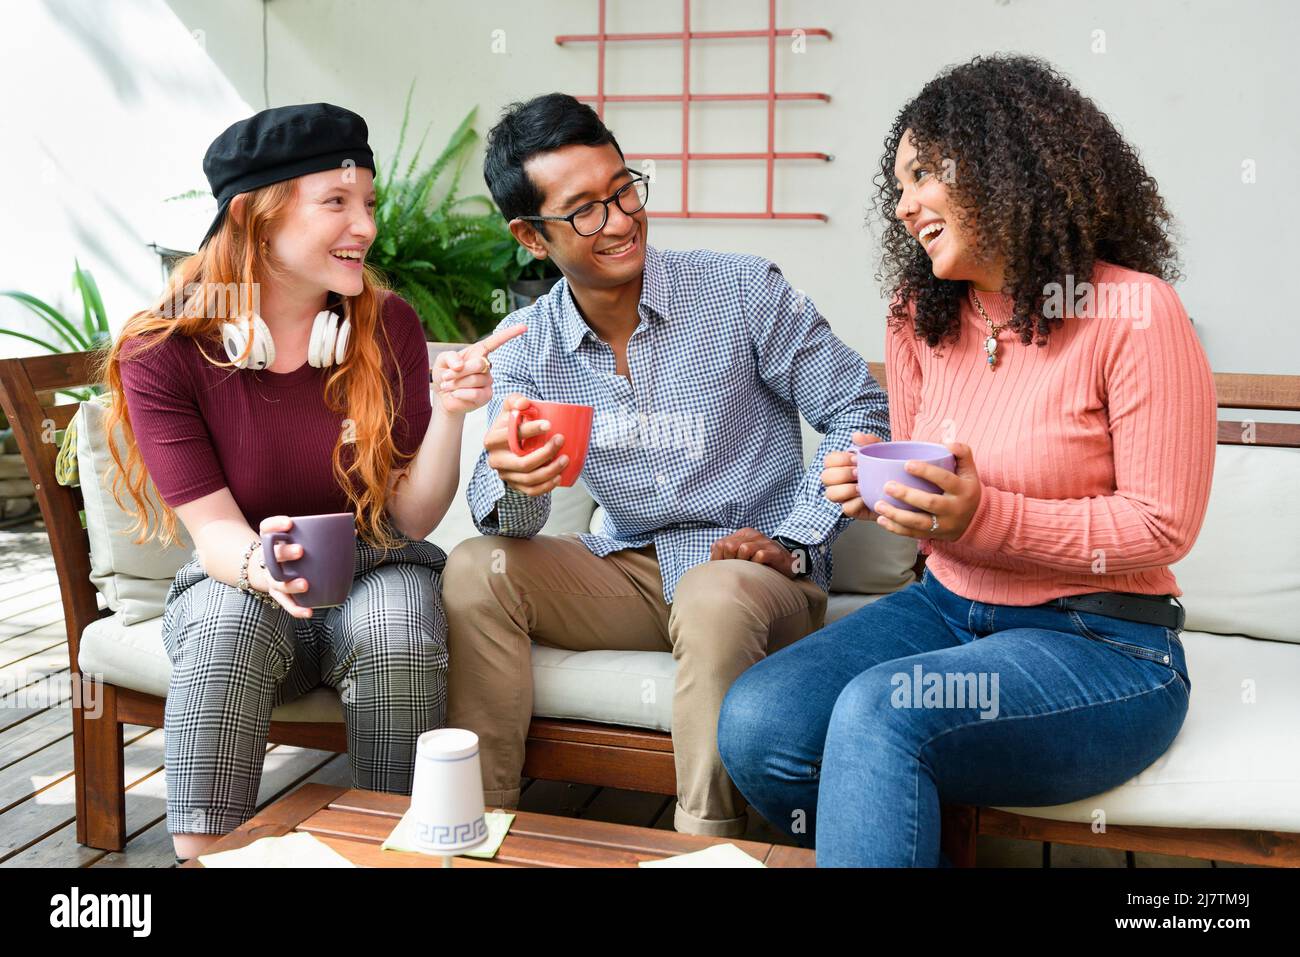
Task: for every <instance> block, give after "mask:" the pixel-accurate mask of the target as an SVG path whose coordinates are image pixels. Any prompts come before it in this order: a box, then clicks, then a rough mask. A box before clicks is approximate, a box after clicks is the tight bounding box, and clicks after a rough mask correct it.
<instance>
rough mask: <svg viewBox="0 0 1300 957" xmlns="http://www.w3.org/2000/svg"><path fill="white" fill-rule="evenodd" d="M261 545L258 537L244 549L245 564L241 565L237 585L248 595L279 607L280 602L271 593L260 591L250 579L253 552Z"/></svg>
mask: <svg viewBox="0 0 1300 957" xmlns="http://www.w3.org/2000/svg"><path fill="white" fill-rule="evenodd" d="M261 547H262V542H261V539H258V540H257V541H255V542H253V543H252V544H250V545H249V546H248V548H247V549H246V550H245V551H244V561H243V564H241V565H240V566H239V581H237V582H236V583H235V587H236V588H238V589H239V590H240V591H242V592H244V593H245V594H247V595H252V596H253V597H254V598H256V599H257V600H258V601H260V602H262V603H263V604H265V605H275V606H276V607H279V604H280V603H279V602H277V601H276V600H275V599H274V598H272V597H271V596H270V595H268V594H266V592H261V591H258V590H257V589H256V588H254V587H253V586H252V584H250V583H249V581H248V563H249V562H250V561H251V560H252V558H253V552H255V551H257V550H258V549H259V548H261ZM262 567H263V568H265V567H266V566H265V565H263V566H262Z"/></svg>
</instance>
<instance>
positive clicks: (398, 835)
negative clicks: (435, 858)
mask: <svg viewBox="0 0 1300 957" xmlns="http://www.w3.org/2000/svg"><path fill="white" fill-rule="evenodd" d="M483 817H484V819H485V820H486V821H487V829H488V836H487V839H486V840H485V841H484V842H483V843H482V844H479V845H477V846H475V847H473V848H471V849H470V850H468V851H457V852H456V853H455V854H453V855H452V857H460V856H462V855H464V856H465V857H483V858H490V857H495V856H496V853H497V851H498V850H500V848H501V842H502V841H504V840H505V839H506V832H507V831H509V830H510V825H511V824H513V823H514V820H515V816H514V815H513V814H506V813H505V812H504V811H488V812H487V813H486V814H484V815H483ZM379 846H380V847H381V848H382V849H383V850H385V851H414V852H416V853H417V854H434V853H435V852H434V851H428V850H425V849H424V848H422V847H420V846H418V845H417V844H416V842H415V819H414V818H413V817H412V816H411V812H410V810H409V809H408V810H407V812H406V813H405V814H403V815H402V819H401V820H400V821H398V822H397V827H395V828H393V832H392V833H391V834H389V835H388V839H387V840H385V841H384V843H383V844H381V845H379Z"/></svg>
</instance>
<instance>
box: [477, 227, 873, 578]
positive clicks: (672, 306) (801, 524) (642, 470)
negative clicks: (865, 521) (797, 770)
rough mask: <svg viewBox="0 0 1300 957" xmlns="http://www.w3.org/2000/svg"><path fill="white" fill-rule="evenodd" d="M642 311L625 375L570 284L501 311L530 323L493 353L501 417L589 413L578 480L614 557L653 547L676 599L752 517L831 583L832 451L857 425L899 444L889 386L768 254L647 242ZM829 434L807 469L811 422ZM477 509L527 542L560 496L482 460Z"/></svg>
mask: <svg viewBox="0 0 1300 957" xmlns="http://www.w3.org/2000/svg"><path fill="white" fill-rule="evenodd" d="M638 312H639V314H640V317H641V321H640V323H638V325H637V327H636V329H635V331H634V332H633V333H632V336H631V338H630V339H629V341H628V344H627V361H628V367H629V370H630V372H631V381H630V382H629V381H628V379H627V378H625V377H623V376H620V375H618V374H617V373H616V372H615V359H614V351H613V349H611V348H610V346H609V345H608V343H606V342H604V341H603V340H602V339H600V337H598V336H597V335H596V333H595V332H593V331H592V329H591V328H590V327H589V326H588V325H587V323H586V322H585V321H584V320H583V318H582V316H581V314H580V313H579V312H578V310H577V307H576V306H575V305H574V302H573V297H572V295H571V294H570V292H569V287H568V283H567V282H566V281H565V280H563V279H561V280H560V281H559V282H558V283H556V285H555V287H554V288H553V289H552V290H551V292H550V293H549V294H547V295H546V296H543V297H542V298H541V299H539V300H538V301H537V302H535V303H533V304H532V305H531V306H529V307H527V308H525V309H520V310H518V311H516V312H514V313H512V314H510V315H509V316H507V317H506V318H505V319H504V320H503V321H502V323H501V325H500V327H499V328H503V329H504V328H506V327H508V326H512V325H516V324H518V323H526V324H527V326H528V331H527V332H526V333H525V334H524V335H522V336H519V337H518V338H515V339H512V340H511V341H510V342H507V343H506V344H505V345H503V346H501V347H500V348H499V349H498V350H497V351H496V352H494V353H493V355H492V375H493V398H492V401H491V402H490V404H489V406H488V421H489V422H495V421H496V418H497V416H498V415H499V414H500V412H501V405H502V403H503V401H504V400H505V397H506V396H508V395H510V394H512V393H518V394H520V395H523V396H527V397H528V398H530V399H535V400H539V401H549V402H567V403H572V404H577V405H589V406H592V407H593V408H595V410H596V415H595V422H594V424H593V427H592V438H591V444H590V447H589V450H588V453H587V460H586V464H585V465H584V466H583V470H582V476H581V479H580V480H581V482H582V484H583V485H584V486H585V487H586V489H587V491H588V492H589V493H590V494H591V497H592V498H594V499H595V500H596V502H597V503H599V504H600V505H602V506H603V507H604V509H605V519H604V526H603V529H602V531H603V534H599V535H594V534H583V535H582V541H583V544H585V545H586V546H587V548H589V549H591V551H592V553H593V554H595V555H599V556H601V557H604V556H606V555H609V554H611V553H613V552H617V551H620V550H622V549H627V548H640V547H642V546H644V545H648V544H650V543H651V542H653V543H654V545H655V549H656V553H657V555H658V558H659V570H660V573H661V576H662V579H663V592H664V600H665V601H667V602H669V603H671V602H672V600H673V593H674V592H675V591H676V589H677V582H678V581H679V580H680V579H681V577H682V575H683V574H685V572H686V570H687V569H689V568H691V567H692V566H693V565H697V564H699V563H701V562H705V561H708V560H709V550H710V548H711V546H712V545H713V543H714V542H715V541H717V540H718V539H720V538H723V537H724V536H727V535H730V534H731V533H733V532H735V531H736V530H738V529H741V528H755V529H757V530H758V531H760V532H762V533H764V534H765V535H768V536H775V535H781V536H784V537H786V538H790V539H793V540H794V541H796V542H800V543H802V544H804V545H806V546H808V556H807V570H808V572H809V574H810V575H811V577H812V579H813V580H814V581H815V582H816V583H817V584H818V585H820V586H821V587H822V588H824V589H826V590H828V591H829V590H830V580H831V555H830V546H831V543H832V542H833V541H834V540H835V538H836V537H837V536H838V535H839V534H840V532H842V531H843V530H844V528H845V527H846V526H847V525H848V522H849V520H848V519H846V518H844V516H843V515H842V514H841V512H840V507H839V506H838V505H836V504H834V503H832V502H829V501H827V500H826V499H825V498H824V497H823V492H824V488H823V486H822V484H821V471H822V459H823V458H824V457H825V455H826V453H827V452H830V451H834V450H837V449H847V448H851V447H852V442H851V439H850V434H851V433H852V432H853V431H854V430H859V431H862V432H868V433H872V434H875V435H878V436H880V437H881V438H882V439H888V438H889V412H888V407H887V404H886V399H885V393H884V391H883V390H882V389H881V388H880V385H879V384H878V383H877V382H876V380H875V379H874V378H873V377H872V375H871V373H870V371H868V369H867V363H866V362H865V361H864V360H863V358H862V357H861V356H860V355H858V354H857V353H856V352H854V351H853V350H852V349H850V348H849V347H848V346H846V345H845V344H844V343H843V342H841V341H840V340H839V339H838V338H836V336H835V335H834V334H833V333H832V332H831V328H830V325H829V324H828V323H827V322H826V320H825V319H824V318H823V317H822V315H821V313H819V312H818V311H817V309H816V307H815V306H814V305H813V303H812V301H811V300H810V299H809V298H808V297H807V296H806V295H804V294H803V293H802V292H800V291H799V290H796V289H794V288H792V287H791V286H790V284H789V283H788V282H786V280H785V277H784V276H782V275H781V271H780V269H778V268H777V267H776V265H774V264H773V263H771V262H768V261H767V260H765V259H761V258H759V257H756V256H741V255H732V254H725V253H715V252H710V251H708V250H692V251H690V252H676V251H669V250H659V249H655V248H654V247H647V248H646V259H645V275H644V280H643V282H642V290H641V301H640V304H639V306H638ZM800 414H802V415H803V417H804V418H805V419H807V421H808V423H809V424H810V425H811V426H812V427H813V428H814V429H816V430H817V431H818V432H821V433H823V435H824V438H823V440H822V442H821V443H820V445H819V447H818V449H817V454H816V456H815V457H814V459H813V461H812V463H811V464H810V465H808V466H807V467H806V468H805V466H804V460H803V454H802V447H803V443H802V436H801V430H800V425H799V416H800ZM468 496H469V504H470V510H471V511H472V513H473V515H474V523H475V525H476V526H477V527H478V529H479V531H480V532H482V533H484V534H486V535H505V536H510V537H515V538H530V537H532V536H533V535H536V534H537V533H538V532H539V531H540V530H541V528H542V526H543V525H544V524H545V523H546V520H547V517H548V516H549V514H550V495H542V496H536V497H530V496H528V495H525V494H523V493H521V492H517V491H515V490H514V489H510V488H508V487H507V486H506V485H505V484H504V483H503V482H502V481H501V479H500V478H499V477H498V475H497V473H496V472H495V471H494V470H493V469H491V468H490V467H489V466H488V464H487V452H486V451H484V452H483V453H481V454H480V456H479V459H478V463H477V464H476V466H475V468H474V475H473V477H472V478H471V479H470V483H469V489H468Z"/></svg>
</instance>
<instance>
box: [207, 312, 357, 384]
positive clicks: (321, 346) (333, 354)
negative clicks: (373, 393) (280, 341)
mask: <svg viewBox="0 0 1300 957" xmlns="http://www.w3.org/2000/svg"><path fill="white" fill-rule="evenodd" d="M344 311H345V312H346V311H347V307H346V306H344ZM252 318H253V325H252V330H253V345H252V348H251V349H248V356H247V357H246V358H241V357H242V356H243V355H244V350H245V348H247V347H248V320H247V319H246V318H243V319H240V320H238V321H236V322H223V323H222V324H221V339H222V341H223V342H224V343H225V346H226V356H227V357H228V358H229V359H230V361H231V362H233V363H234V364H235V365H236V366H237V367H238V368H240V369H253V370H260V369H265V368H266V367H267V366H269V365H271V364H272V363H274V362H275V341H274V340H273V339H272V338H271V330H270V329H268V328H267V326H266V323H265V322H263V321H262V317H261V316H259V315H258V314H257V313H253V314H252ZM351 335H352V322H351V320H350V319H348V318H347V317H346V316H345V317H344V318H343V319H342V320H341V322H340V318H339V314H338V313H337V312H333V311H331V310H329V309H324V310H322V311H321V312H318V313H316V320H315V321H314V322H313V323H312V327H311V341H310V342H309V343H308V345H307V362H308V364H310V365H311V366H313V367H314V368H317V369H325V368H328V367H329V366H332V365H340V364H341V363H342V362H343V357H344V356H346V355H347V351H348V339H349V338H350V337H351Z"/></svg>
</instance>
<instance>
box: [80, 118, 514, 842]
mask: <svg viewBox="0 0 1300 957" xmlns="http://www.w3.org/2000/svg"><path fill="white" fill-rule="evenodd" d="M366 136H367V130H366V124H365V121H364V120H363V119H362V118H361V117H360V116H357V115H356V114H355V113H352V112H351V111H348V110H344V109H341V108H340V107H336V106H331V105H330V104H325V103H317V104H312V105H307V106H292V107H282V108H277V109H272V110H265V111H263V112H261V113H258V114H256V115H255V116H253V117H251V118H249V119H247V120H242V121H240V122H238V123H236V124H234V125H233V126H231V127H230V128H229V129H227V130H226V131H225V132H224V133H222V134H221V135H220V136H219V137H217V139H216V140H215V141H214V142H213V144H212V146H211V147H210V148H209V149H208V153H207V155H206V157H205V159H204V171H205V172H206V173H207V175H208V179H209V181H210V182H211V184H212V191H213V194H214V195H215V196H216V198H217V200H218V202H219V211H218V214H217V217H216V220H215V221H214V222H213V224H212V228H211V229H210V230H209V232H208V236H207V237H206V238H205V239H204V242H203V244H202V245H201V247H200V249H199V251H198V252H197V253H196V254H195V255H193V256H191V257H189V258H187V259H185V260H184V261H183V262H181V263H180V264H179V265H178V266H177V267H176V268H175V270H174V271H173V273H172V277H171V280H170V282H169V284H168V289H167V292H166V293H165V294H164V296H163V297H162V298H161V299H160V301H159V302H158V303H156V304H155V305H154V306H153V307H152V308H150V309H147V310H145V311H143V312H140V313H137V314H136V315H134V316H132V317H131V319H130V320H128V322H127V323H126V326H125V328H124V329H123V330H122V333H121V335H120V337H119V338H118V340H117V341H116V343H115V344H114V345H113V348H112V350H111V351H110V352H109V354H108V356H107V358H106V363H105V367H104V381H106V382H107V383H108V385H109V387H110V391H111V393H112V394H113V395H116V396H121V397H123V398H124V399H125V402H121V401H118V402H115V403H114V405H113V407H112V410H111V411H110V414H109V419H108V427H109V429H110V434H112V432H111V430H112V429H113V428H114V427H115V426H116V425H117V424H118V423H120V425H121V429H122V437H123V439H124V444H125V447H126V449H127V459H126V462H125V463H123V461H122V458H121V455H120V454H119V452H118V449H117V447H116V446H115V445H114V446H113V447H112V454H113V458H114V461H115V463H116V466H117V467H116V470H115V474H114V482H113V488H114V494H115V495H118V494H119V490H120V489H121V487H122V485H123V484H125V485H126V488H127V491H128V492H129V494H130V497H131V499H132V500H133V506H132V507H133V510H134V511H135V513H136V517H137V525H136V528H137V529H140V530H141V535H140V539H139V540H146V539H147V538H152V537H153V536H154V535H158V536H159V537H160V538H161V539H162V540H164V541H172V540H174V539H175V537H176V532H177V529H176V519H177V518H178V517H179V519H180V520H181V522H182V523H183V524H184V526H185V529H186V530H187V531H188V532H189V533H190V537H191V538H192V539H193V542H194V544H195V546H196V553H197V555H196V559H195V560H194V561H192V562H190V563H189V564H187V565H186V566H185V567H183V568H182V569H181V570H180V572H179V573H178V574H177V576H176V579H175V581H174V582H173V583H172V586H171V589H170V591H169V592H168V594H167V599H166V604H165V609H164V614H163V625H162V633H163V643H164V645H165V647H166V649H167V653H168V656H169V657H170V659H171V664H172V671H171V683H170V687H169V690H168V693H167V707H166V712H165V717H164V722H165V723H164V732H165V737H166V743H167V748H166V751H167V753H166V777H167V827H168V830H169V831H170V832H171V833H172V835H173V842H174V844H175V847H176V853H177V855H178V858H179V857H190V856H193V855H195V854H197V853H199V852H201V851H202V850H203V848H204V847H206V846H207V845H208V844H210V843H212V842H213V841H214V840H216V837H217V836H218V835H221V834H223V833H226V832H227V831H230V830H232V829H233V828H235V827H237V826H238V825H240V824H241V823H243V822H244V821H245V820H247V819H248V818H249V817H251V816H252V813H253V810H254V808H255V806H256V802H257V794H258V785H259V783H260V781H261V774H262V761H263V758H264V756H265V753H266V741H267V736H268V733H269V729H270V721H271V711H272V709H273V708H274V707H275V706H276V705H278V704H282V703H285V702H287V701H291V700H293V699H294V698H297V697H299V696H301V695H303V694H305V693H306V692H308V691H310V690H311V689H312V688H314V687H316V686H318V685H322V684H324V685H329V686H331V687H334V688H338V689H340V690H342V691H343V692H344V693H343V694H342V696H341V697H342V705H343V714H344V719H345V722H346V725H347V735H348V757H349V759H350V762H351V765H352V779H353V783H354V784H355V785H356V786H358V787H364V788H369V789H372V790H379V791H391V792H396V793H407V794H409V793H410V788H411V777H412V773H413V767H414V763H415V742H416V738H418V737H419V735H420V734H421V733H422V732H424V731H427V730H430V729H432V728H437V727H440V726H441V725H442V724H443V723H444V722H445V718H446V702H447V625H446V619H445V617H444V615H443V611H442V605H441V596H440V577H441V572H442V568H443V565H444V562H445V561H446V556H445V555H444V553H443V552H442V550H441V549H440V548H438V547H437V546H436V545H433V544H432V543H430V542H428V541H425V538H426V536H428V535H429V534H430V533H431V532H432V530H433V529H434V528H435V527H436V526H437V524H438V523H439V521H440V520H441V519H442V517H443V516H444V514H445V513H446V511H447V508H448V506H449V505H450V503H451V501H452V498H453V496H454V495H455V494H456V485H457V481H458V479H459V475H458V463H459V460H460V454H459V449H460V441H461V431H462V426H463V423H464V416H465V414H466V413H467V412H468V411H470V410H472V409H474V408H477V407H479V406H481V405H483V404H485V403H486V402H487V401H488V399H489V398H490V397H491V392H492V389H491V376H490V374H489V369H490V363H489V361H488V359H487V353H488V352H489V351H491V349H492V348H495V346H496V345H499V344H500V342H501V341H504V339H505V338H508V336H507V337H503V338H500V339H498V340H493V341H487V342H484V343H480V344H477V345H475V346H472V347H469V348H468V349H466V350H463V351H461V352H455V351H451V352H443V353H440V354H439V356H438V359H437V362H436V363H435V367H434V372H435V375H436V378H437V381H438V386H439V401H438V402H436V403H431V401H430V368H429V357H428V349H427V346H426V344H425V339H424V335H423V329H422V327H421V324H420V321H419V318H418V317H417V316H416V314H415V312H414V310H413V309H412V308H411V307H410V306H409V305H408V304H407V303H406V302H404V301H403V300H402V299H400V298H399V297H398V296H396V295H395V294H392V293H388V292H386V291H385V290H384V289H383V288H382V287H381V285H380V283H379V281H378V278H377V276H376V275H375V274H373V273H372V272H371V271H370V267H369V266H368V265H367V264H366V262H365V255H366V250H367V249H368V248H369V247H370V246H371V244H373V243H374V241H375V234H376V228H375V220H374V204H375V191H374V169H375V163H374V158H373V155H372V154H371V151H370V148H369V146H368V145H367V142H366ZM512 331H514V332H516V333H517V331H518V330H512ZM147 480H152V482H153V484H154V486H155V487H156V488H157V490H158V493H159V496H160V497H161V499H162V501H163V503H164V508H163V509H162V511H161V514H160V515H157V514H156V513H155V511H154V508H153V506H152V504H151V502H150V500H149V499H148V498H147V497H146V495H145V485H146V481H147ZM119 501H121V499H120V497H119ZM339 512H351V513H353V515H354V520H355V524H356V528H357V532H358V535H357V544H356V553H355V556H354V561H353V582H352V586H351V589H350V592H349V594H348V596H347V597H346V599H345V600H344V601H343V603H342V604H341V605H338V606H335V607H332V608H318V609H315V610H313V609H312V608H309V607H306V606H305V605H301V604H299V603H298V602H297V601H296V600H295V596H302V595H303V593H305V592H308V591H310V587H311V583H310V582H309V581H306V580H304V579H302V578H297V579H294V580H291V581H286V582H280V581H277V580H275V579H273V578H271V577H270V576H269V575H268V573H267V570H266V567H265V565H263V564H262V563H261V562H260V561H256V560H253V557H254V555H255V553H257V552H258V551H259V549H260V534H259V533H265V532H270V531H287V530H288V529H289V528H290V527H291V525H292V522H291V520H290V519H289V517H288V515H289V514H294V515H307V514H322V513H339ZM155 517H156V518H157V520H158V521H157V524H156V526H155V527H154V528H153V529H152V530H150V525H152V524H154V522H153V520H154V518H155ZM254 529H257V530H258V531H254ZM146 532H147V533H148V534H147V535H146V534H145V533H146ZM302 556H303V547H302V546H301V545H298V544H281V545H277V546H276V557H277V559H279V560H293V559H296V558H301V557H302Z"/></svg>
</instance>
